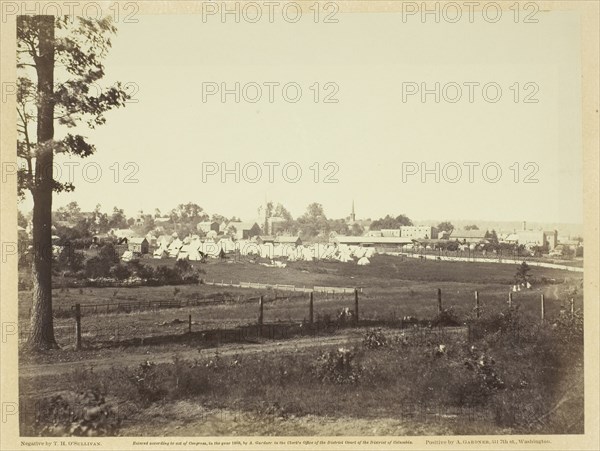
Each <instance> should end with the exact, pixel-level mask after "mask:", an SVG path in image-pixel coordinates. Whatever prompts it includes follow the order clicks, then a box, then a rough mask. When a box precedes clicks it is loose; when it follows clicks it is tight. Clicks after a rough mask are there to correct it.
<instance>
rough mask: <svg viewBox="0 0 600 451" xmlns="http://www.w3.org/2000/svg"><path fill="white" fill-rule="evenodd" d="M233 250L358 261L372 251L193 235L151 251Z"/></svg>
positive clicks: (180, 254) (175, 254)
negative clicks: (191, 238)
mask: <svg viewBox="0 0 600 451" xmlns="http://www.w3.org/2000/svg"><path fill="white" fill-rule="evenodd" d="M222 252H223V253H225V254H231V253H236V254H239V255H243V256H260V257H262V258H269V259H273V258H287V259H288V261H312V260H315V259H316V260H337V261H341V262H349V261H354V259H355V258H356V259H358V260H359V264H361V265H366V264H369V263H370V261H369V260H368V259H369V258H371V257H373V255H374V254H375V249H374V248H370V247H362V246H352V245H346V244H319V243H315V244H309V245H302V244H301V245H296V244H293V243H283V244H273V243H263V244H258V243H256V242H255V241H251V240H239V241H233V240H231V239H221V240H219V241H216V242H215V241H211V240H205V241H201V240H199V239H193V240H190V241H188V242H187V243H185V242H184V241H181V240H180V239H175V240H173V241H172V242H171V243H169V244H168V245H167V246H165V245H163V244H160V245H159V246H158V248H157V249H156V250H155V251H154V253H153V257H154V258H167V257H170V258H177V259H179V260H181V259H187V260H202V259H203V258H204V257H213V258H216V257H218V256H219V255H221V253H222Z"/></svg>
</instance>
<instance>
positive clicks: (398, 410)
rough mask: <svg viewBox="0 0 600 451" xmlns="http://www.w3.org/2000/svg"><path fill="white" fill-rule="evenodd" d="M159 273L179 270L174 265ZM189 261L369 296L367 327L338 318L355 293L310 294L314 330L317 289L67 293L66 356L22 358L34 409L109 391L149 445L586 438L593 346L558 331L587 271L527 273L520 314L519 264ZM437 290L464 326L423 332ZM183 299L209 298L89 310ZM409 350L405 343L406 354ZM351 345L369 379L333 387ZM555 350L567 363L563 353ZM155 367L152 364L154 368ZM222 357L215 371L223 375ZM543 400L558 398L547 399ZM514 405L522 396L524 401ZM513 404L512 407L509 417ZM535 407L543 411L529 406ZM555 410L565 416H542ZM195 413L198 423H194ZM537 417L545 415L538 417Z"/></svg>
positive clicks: (60, 329)
mask: <svg viewBox="0 0 600 451" xmlns="http://www.w3.org/2000/svg"><path fill="white" fill-rule="evenodd" d="M149 262H150V261H149ZM150 264H153V265H158V264H169V265H173V264H174V260H160V261H157V260H154V261H151V263H150ZM194 265H197V267H198V268H201V269H202V270H203V271H204V273H203V274H201V277H202V278H203V279H204V280H205V281H213V280H214V281H217V282H221V281H222V282H229V283H234V284H239V282H261V283H269V284H290V285H295V286H297V287H302V286H305V287H312V286H330V287H358V288H359V289H360V294H359V312H360V317H359V319H360V321H359V323H358V327H354V328H353V327H350V328H349V327H348V326H353V325H354V324H353V323H349V324H346V325H344V324H342V325H341V326H340V323H339V321H337V318H338V315H339V312H340V311H341V309H343V308H349V309H350V310H353V308H354V296H353V295H352V294H335V295H332V294H325V293H315V295H314V319H315V327H317V329H316V330H315V329H306V330H305V329H304V327H305V326H306V321H307V319H308V316H309V309H308V295H307V294H306V293H299V292H289V291H286V292H283V291H275V290H271V289H266V290H258V289H248V288H239V287H220V286H213V285H207V284H203V283H201V284H198V285H181V286H177V287H173V286H162V287H131V288H81V289H79V288H64V289H61V288H57V289H55V290H54V308H55V312H57V315H56V318H55V328H56V336H57V340H58V342H59V344H60V346H61V347H62V348H63V349H62V350H59V351H48V352H46V353H44V354H35V355H31V354H28V353H26V352H22V353H21V357H20V365H21V375H20V384H21V393H29V394H30V395H29V396H26V397H25V398H24V402H34V403H35V402H41V403H44V402H46V401H44V399H46V400H47V399H48V397H49V396H50V397H51V396H61V395H60V393H62V392H63V391H64V390H67V391H68V392H71V391H73V390H76V391H78V390H79V391H81V390H84V391H85V390H88V391H89V390H92V391H94V393H96V392H97V393H103V395H102V396H103V398H102V399H104V396H105V397H106V402H107V403H109V404H110V405H111V406H113V407H116V408H117V410H118V411H119V415H117V416H118V417H119V418H120V419H119V428H120V430H121V431H122V432H123V433H127V434H133V433H135V434H141V435H147V434H150V435H152V434H155V432H156V430H162V431H163V433H164V434H165V435H177V434H179V433H180V431H181V430H183V431H185V434H186V435H209V434H228V435H244V434H248V433H250V432H252V433H254V434H259V433H262V434H279V435H281V434H289V435H303V434H324V435H327V434H333V435H335V434H343V435H348V434H352V433H353V432H354V431H355V429H353V428H358V430H360V431H362V432H361V433H363V434H385V433H399V434H411V433H414V434H452V433H464V434H469V433H506V432H507V431H512V432H515V431H516V432H518V433H533V432H541V431H558V430H560V431H563V432H565V433H569V432H571V431H577V430H579V429H578V428H579V426H578V425H579V424H580V423H578V421H579V419H580V415H581V405H582V404H581V403H582V399H583V394H582V390H583V389H582V387H583V385H582V383H581V377H582V359H581V357H580V355H581V352H582V349H583V348H582V345H581V343H579V342H578V341H577V340H578V339H577V338H575V339H573V338H572V337H571V335H568V336H567V338H564V337H563V336H562V335H561V336H560V337H558V336H556V337H555V336H554V335H553V334H555V332H554V331H555V329H553V327H554V326H553V324H555V321H557V320H559V314H560V311H561V307H565V306H566V305H567V302H568V299H569V296H570V295H569V292H570V290H572V289H573V287H578V288H579V290H578V292H577V293H576V294H575V295H574V298H575V309H576V314H577V316H576V318H575V319H577V318H580V313H579V312H580V310H581V308H582V302H583V300H582V294H581V293H582V290H581V288H580V285H581V283H582V275H581V274H577V273H571V272H567V271H560V270H554V269H547V268H532V270H531V281H532V284H533V287H532V289H530V290H523V291H520V292H515V293H513V305H514V306H517V307H518V313H511V312H510V311H508V310H507V299H508V293H509V290H510V288H511V287H512V284H513V278H514V274H515V270H516V267H515V266H513V265H500V264H489V263H488V264H486V263H463V262H443V261H416V260H414V259H403V258H402V257H395V256H386V255H377V256H375V257H374V258H373V259H372V264H371V265H369V266H357V265H356V264H351V263H346V264H345V263H339V262H293V263H290V264H289V265H288V266H287V267H286V268H274V267H266V266H263V265H260V264H257V263H256V262H251V261H249V260H244V261H231V260H230V261H217V260H209V262H208V263H206V264H200V263H194ZM438 288H439V289H441V290H442V300H443V307H444V309H448V308H451V310H452V317H453V318H456V319H457V320H458V323H457V325H458V326H459V327H455V328H442V329H438V328H436V327H433V328H432V327H427V324H426V323H427V321H431V320H433V319H435V318H436V317H437V315H438V310H437V289H438ZM475 290H477V291H478V292H479V297H480V301H481V319H480V320H477V319H476V318H475V315H474V306H475V303H474V292H475ZM542 294H544V296H545V300H546V318H547V322H546V324H545V325H542V324H540V319H539V316H540V296H541V295H542ZM260 296H263V297H264V328H263V329H258V328H257V325H256V324H257V318H258V313H259V310H258V298H259V297H260ZM173 300H179V301H189V302H198V303H199V304H198V305H188V306H185V307H182V308H141V309H134V310H131V311H120V312H118V311H117V309H116V308H115V309H113V308H110V309H109V313H106V312H104V311H103V310H102V309H100V311H97V312H96V311H94V309H92V308H89V307H90V306H91V305H95V304H103V303H104V304H110V305H113V306H114V305H115V304H119V303H121V304H123V305H125V304H128V305H131V304H135V303H136V302H138V303H140V305H141V304H146V303H147V302H148V301H165V302H166V301H173ZM30 302H31V299H30V295H29V293H27V292H21V293H20V297H19V307H20V313H21V315H20V329H21V332H26V329H27V314H28V309H29V307H30ZM75 303H80V304H81V305H82V312H83V315H82V339H83V342H82V343H83V349H82V350H80V351H76V350H74V320H73V318H72V317H71V316H70V314H69V313H66V312H69V310H70V308H71V306H72V305H74V304H75ZM86 306H87V307H88V308H86ZM121 310H123V309H121ZM59 312H60V314H59ZM513 314H514V315H515V316H514V318H513ZM189 316H191V319H192V324H191V333H190V331H189V329H188V328H189V323H188V318H189ZM406 317H413V318H416V319H420V320H423V321H425V322H424V323H421V324H420V327H418V328H416V329H411V327H412V326H411V325H410V324H408V326H407V325H406V324H405V323H404V322H403V318H406ZM575 319H571V320H569V321H574V320H575ZM560 321H562V320H560ZM465 324H468V328H467V327H466V326H464V325H465ZM569 324H570V323H569ZM331 325H333V327H332V328H330V327H329V326H331ZM321 327H322V328H321ZM373 327H384V329H383V331H384V332H383V333H384V334H385V336H386V337H387V343H388V344H387V345H385V346H383V348H382V349H381V350H373V349H371V348H370V347H369V346H367V345H365V344H364V343H365V334H367V335H368V333H367V332H366V331H367V330H369V329H372V328H373ZM407 327H408V328H407ZM259 330H260V332H259ZM557 330H560V331H563V330H566V331H569V330H571V329H570V326H569V327H566V328H565V329H562V328H559V329H557ZM577 330H579V329H577ZM453 331H454V332H453ZM560 333H561V334H562V333H563V332H560ZM423 334H425V335H423ZM577 336H579V335H577ZM398 337H406V338H398ZM418 337H421V338H418ZM423 337H425V338H423ZM23 338H25V337H24V336H23ZM405 340H409V343H410V344H409V345H408V347H406V346H405V345H404V344H406V343H405ZM565 340H566V341H565ZM573 340H575V341H573ZM403 343H404V344H403ZM565 343H567V345H565ZM441 344H444V346H445V347H446V348H444V351H443V353H442V354H443V355H444V356H445V357H444V358H443V359H436V358H434V357H432V355H433V354H435V352H436V351H435V349H436V346H439V345H441ZM471 346H476V347H478V348H481V349H482V351H484V352H485V353H491V354H492V355H493V358H494V359H495V360H496V361H499V362H500V363H499V364H498V365H497V367H496V366H495V367H494V368H495V369H494V374H498V375H501V376H499V377H501V378H502V381H503V382H502V384H501V385H502V387H503V388H498V387H496V388H494V387H491V386H488V385H486V384H488V383H489V377H491V376H490V374H491V373H490V374H488V373H486V371H487V372H489V371H491V370H489V369H479V370H477V371H475V374H479V376H477V377H475V376H473V374H474V373H468V372H467V373H465V372H464V370H463V368H464V365H465V364H466V363H465V362H467V363H468V361H470V360H469V359H471V358H472V357H469V355H470V354H469V352H471V351H469V349H471ZM565 346H567V348H566V350H565V349H563V348H564V347H565ZM340 347H341V348H342V349H352V350H353V351H352V353H353V354H352V355H353V358H355V359H356V364H357V366H356V367H353V368H354V369H353V370H352V371H354V370H356V371H357V374H359V373H360V378H361V379H360V380H361V382H360V383H357V385H354V382H352V383H351V384H350V385H347V384H346V383H345V382H344V383H342V385H339V384H338V383H336V382H332V381H331V380H329V379H327V380H325V379H322V376H323V375H322V373H321V372H320V371H321V370H322V368H321V369H319V368H320V367H322V366H323V365H324V366H325V367H326V368H330V369H329V370H327V371H333V372H334V373H335V371H337V370H335V369H333V370H332V369H331V368H335V367H336V365H337V364H335V361H336V360H335V359H336V358H337V357H335V353H336V352H338V350H339V349H340ZM561 349H562V350H561ZM555 350H556V352H557V353H559V352H560V353H561V354H560V356H558V354H557V355H554V354H553V353H554V352H555ZM344 352H345V351H344ZM332 353H333V354H332ZM432 353H433V354H432ZM446 353H447V354H446ZM174 356H177V357H176V359H175V361H176V362H183V363H175V364H174V363H173V358H174ZM323 356H329V357H323ZM332 356H333V357H332ZM327 358H332V359H333V361H332V362H333V363H332V365H333V366H331V365H330V366H327V365H328V364H327V363H326V362H325V363H324V361H323V359H325V360H326V359H327ZM215 359H217V360H215ZM147 361H150V362H152V364H151V366H150V367H148V368H146V369H144V368H145V366H144V365H146V363H145V362H147ZM215 362H217V363H218V365H217V368H213V366H214V365H215ZM236 362H237V363H236ZM569 362H570V363H569ZM173 365H175V366H173ZM211 368H212V369H211ZM400 368H402V371H399V369H400ZM567 368H571V369H572V371H571V372H569V371H567ZM139 371H151V372H154V371H157V372H158V373H157V376H156V377H157V378H158V379H157V381H158V380H165V381H171V380H176V381H180V380H181V381H183V380H187V379H190V381H193V382H189V383H188V382H186V384H188V385H186V387H188V388H186V389H183V388H178V387H179V385H178V384H179V382H177V383H174V385H173V384H171V383H169V384H171V385H168V386H162V385H161V384H162V383H159V382H157V384H158V385H160V387H141V388H140V387H139V386H136V384H135V383H134V384H133V385H131V384H132V381H135V380H137V379H136V377H138V376H139V374H137V373H138V372H139ZM173 371H175V372H179V371H181V372H182V373H181V374H174V373H173ZM352 371H351V372H350V374H354V373H352ZM478 371H479V372H480V373H477V372H478ZM481 371H483V372H482V373H481ZM163 372H164V374H163ZM159 374H160V377H159V376H158V375H159ZM335 374H337V373H335ZM344 374H345V373H344ZM486 374H487V376H486ZM48 375H51V376H52V377H51V378H50V379H51V381H52V382H46V381H48V380H50V379H49V378H48V377H44V376H48ZM415 375H419V376H420V378H416V377H415ZM338 376H339V375H337V376H335V377H338ZM153 377H154V376H153ZM340 377H341V376H340ZM344 377H345V376H344ZM473 377H475V379H474V380H472V378H473ZM115 378H116V379H115ZM173 378H174V379H173ZM215 378H216V379H215ZM422 378H424V379H423V380H422V381H417V379H422ZM469 378H471V379H469ZM477 378H483V379H481V380H479V379H477ZM486 378H487V379H486ZM42 379H43V380H44V381H45V382H44V389H43V390H37V393H38V394H37V395H36V396H34V395H32V394H33V393H36V390H35V389H32V387H36V386H37V385H39V384H40V383H41V380H42ZM117 379H118V382H115V381H116V380H117ZM217 380H218V381H219V384H218V385H217V382H216V381H217ZM109 381H110V382H109ZM469 381H470V382H469ZM482 381H484V382H485V381H488V382H485V383H484V386H483V388H482V390H483V391H482V392H481V393H482V395H481V396H483V398H482V399H480V400H475V399H471V400H470V401H469V400H466V401H465V399H466V398H464V397H465V396H467V397H468V396H470V395H469V393H479V392H478V391H477V390H479V389H478V388H477V387H479V386H480V385H478V384H481V383H483V382H482ZM467 382H468V384H467V385H464V384H465V383H467ZM190 384H191V385H190ZM469 384H472V385H469ZM473 384H474V385H473ZM519 384H521V385H522V386H521V385H519ZM523 384H524V385H523ZM119 386H122V387H123V388H118V387H119ZM196 386H197V387H196ZM161 387H162V388H161ZM194 387H196V388H194ZM198 387H203V388H198ZM244 387H245V388H244ZM519 387H521V388H519ZM480 388H481V387H480ZM140 390H141V391H140ZM148 390H150V391H152V390H157V392H156V396H157V397H156V399H154V398H152V399H145V400H144V396H146V395H143V394H144V393H146V394H147V393H148ZM432 391H433V393H432ZM307 393H310V395H307ZM461 393H462V394H461ZM542 393H543V396H547V398H544V400H543V401H542V400H540V399H541V398H540V396H542ZM65 396H67V395H65ZM69 396H70V395H69ZM515 397H517V398H519V397H520V398H522V399H520V400H519V402H516V401H515ZM63 401H64V400H63ZM63 401H60V402H63ZM64 402H67V401H64ZM69 402H75V403H79V402H80V401H69ZM86 402H87V401H86ZM507 403H508V404H510V405H511V406H512V407H510V409H509V411H507V407H506V405H508V404H507ZM511 403H512V404H511ZM528 405H531V406H534V407H531V409H532V410H531V411H527V412H525V411H524V410H523V409H525V410H526V409H527V408H528V407H527V408H526V406H528ZM557 405H558V407H560V408H558V407H557V408H556V409H555V410H553V411H552V412H553V413H552V415H550V416H549V417H548V418H546V417H544V415H545V414H546V412H547V411H550V410H551V409H554V408H555V407H556V406H557ZM465 406H466V407H465ZM503 406H504V407H503ZM178 409H182V410H178ZM519 409H521V410H519ZM34 410H35V409H34ZM42 410H43V409H42ZM162 411H169V412H178V411H180V413H177V414H176V413H173V415H172V417H169V418H168V419H167V420H165V419H164V418H162V416H160V415H157V412H162ZM35 412H38V410H35ZM523 412H524V413H523ZM200 414H202V415H203V417H202V418H203V420H202V421H200V420H198V417H197V416H198V415H200ZM35 415H37V413H35ZM523 415H525V417H523ZM540 417H541V418H543V419H542V420H539V421H538V419H539V418H540ZM565 417H572V419H573V421H575V423H573V421H570V422H569V423H568V424H567V423H565V422H564V421H563V420H564V418H565ZM465 418H466V419H467V420H468V422H467V423H466V424H465ZM30 421H31V417H28V418H27V419H24V420H23V423H22V424H23V427H25V428H29V427H31V425H28V424H29V423H28V422H30ZM561 422H562V423H561ZM563 423H564V424H563ZM369 424H373V427H372V428H370V427H369V426H368V425H369ZM561 424H562V425H561ZM557 428H558V429H557ZM28 430H29V431H30V432H31V433H35V430H34V429H28ZM370 431H371V432H370ZM105 433H107V432H105Z"/></svg>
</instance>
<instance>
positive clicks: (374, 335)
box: [362, 328, 388, 349]
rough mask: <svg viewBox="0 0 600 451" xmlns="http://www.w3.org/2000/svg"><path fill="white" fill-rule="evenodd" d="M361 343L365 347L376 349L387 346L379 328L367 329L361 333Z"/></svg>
mask: <svg viewBox="0 0 600 451" xmlns="http://www.w3.org/2000/svg"><path fill="white" fill-rule="evenodd" d="M362 344H363V346H364V347H365V348H368V349H376V348H381V347H384V346H387V345H388V343H387V338H386V336H385V334H384V333H383V332H382V330H381V328H379V329H375V330H367V331H366V332H365V333H364V334H363V339H362Z"/></svg>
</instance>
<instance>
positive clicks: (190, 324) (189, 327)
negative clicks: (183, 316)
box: [188, 314, 192, 334]
mask: <svg viewBox="0 0 600 451" xmlns="http://www.w3.org/2000/svg"><path fill="white" fill-rule="evenodd" d="M188 333H190V334H191V333H192V315H191V314H189V315H188Z"/></svg>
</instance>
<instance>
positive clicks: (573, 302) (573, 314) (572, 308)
mask: <svg viewBox="0 0 600 451" xmlns="http://www.w3.org/2000/svg"><path fill="white" fill-rule="evenodd" d="M574 316H575V299H574V298H571V318H573V317H574Z"/></svg>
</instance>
